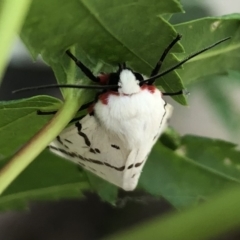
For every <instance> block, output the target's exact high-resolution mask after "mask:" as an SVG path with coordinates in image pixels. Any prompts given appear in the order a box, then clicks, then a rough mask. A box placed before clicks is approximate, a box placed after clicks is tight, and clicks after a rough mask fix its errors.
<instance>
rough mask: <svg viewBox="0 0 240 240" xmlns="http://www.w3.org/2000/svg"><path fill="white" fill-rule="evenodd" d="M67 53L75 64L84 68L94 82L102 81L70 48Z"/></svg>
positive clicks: (87, 75) (83, 70) (84, 71)
mask: <svg viewBox="0 0 240 240" xmlns="http://www.w3.org/2000/svg"><path fill="white" fill-rule="evenodd" d="M66 54H67V55H68V56H69V57H70V58H71V59H72V60H73V61H74V62H75V64H76V65H77V66H78V67H79V68H80V69H81V70H82V72H83V73H84V74H85V75H86V77H88V78H89V79H90V80H91V81H93V82H97V83H98V82H100V79H99V78H98V77H96V76H94V74H93V73H92V71H91V70H90V69H89V68H87V67H86V66H85V65H84V64H83V63H82V62H81V61H80V60H78V59H77V58H76V57H75V56H74V55H73V54H72V53H71V52H70V51H69V50H67V51H66Z"/></svg>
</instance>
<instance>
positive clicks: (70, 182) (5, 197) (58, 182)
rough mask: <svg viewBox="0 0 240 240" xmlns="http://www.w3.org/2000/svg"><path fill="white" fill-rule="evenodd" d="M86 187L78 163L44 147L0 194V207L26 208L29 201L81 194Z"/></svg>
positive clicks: (6, 208) (80, 195) (0, 208)
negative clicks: (60, 157) (59, 156)
mask: <svg viewBox="0 0 240 240" xmlns="http://www.w3.org/2000/svg"><path fill="white" fill-rule="evenodd" d="M0 163H1V162H0ZM3 164H4V162H2V163H1V165H3ZM87 189H89V184H88V181H87V179H86V177H85V175H83V174H82V173H81V172H80V171H79V170H78V168H77V166H76V165H75V164H73V163H71V162H68V161H67V160H63V159H59V158H58V157H56V156H55V155H54V154H51V153H50V152H49V151H44V152H43V153H42V154H41V155H40V156H39V157H37V158H36V160H35V161H34V162H32V163H31V164H30V165H29V166H28V168H26V169H25V170H24V171H23V172H22V173H21V174H20V175H19V177H18V178H16V180H15V181H13V183H12V184H11V185H10V187H9V188H8V189H7V190H6V191H5V192H4V193H3V194H2V195H1V196H0V210H9V209H11V210H12V209H22V208H26V207H27V205H28V203H29V202H30V201H40V200H56V199H61V198H65V199H67V198H73V197H76V198H80V197H82V196H83V194H82V192H83V191H84V190H87Z"/></svg>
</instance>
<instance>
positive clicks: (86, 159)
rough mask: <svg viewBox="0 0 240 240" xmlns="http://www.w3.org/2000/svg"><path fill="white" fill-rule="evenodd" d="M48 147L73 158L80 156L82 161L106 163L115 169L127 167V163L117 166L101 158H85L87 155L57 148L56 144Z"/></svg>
mask: <svg viewBox="0 0 240 240" xmlns="http://www.w3.org/2000/svg"><path fill="white" fill-rule="evenodd" d="M48 148H51V149H53V150H55V151H59V152H61V153H63V154H65V155H67V156H70V157H73V158H74V157H75V158H79V159H80V160H82V161H86V162H91V163H95V164H98V165H105V166H107V167H110V168H113V169H115V170H117V171H123V170H124V169H125V165H124V166H122V167H116V166H113V165H111V164H109V163H107V162H101V161H99V160H95V159H92V158H85V157H83V156H81V155H80V154H78V153H75V152H69V151H67V150H65V149H62V148H57V147H54V146H52V145H49V146H48Z"/></svg>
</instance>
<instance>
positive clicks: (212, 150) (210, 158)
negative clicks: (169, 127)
mask: <svg viewBox="0 0 240 240" xmlns="http://www.w3.org/2000/svg"><path fill="white" fill-rule="evenodd" d="M180 150H181V152H182V153H183V154H184V156H186V157H188V158H191V159H193V160H194V161H195V162H196V163H198V164H200V165H202V166H204V167H206V168H208V169H211V170H212V171H214V172H216V173H217V174H220V175H222V176H226V177H227V178H229V179H230V178H231V179H232V180H233V181H239V182H240V152H239V151H238V150H236V145H235V144H233V143H230V142H226V141H223V140H218V139H209V138H205V137H196V136H191V135H187V136H184V137H183V138H182V146H181V148H180Z"/></svg>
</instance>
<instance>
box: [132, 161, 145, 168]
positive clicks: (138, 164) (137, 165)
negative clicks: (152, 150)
mask: <svg viewBox="0 0 240 240" xmlns="http://www.w3.org/2000/svg"><path fill="white" fill-rule="evenodd" d="M143 163H144V160H143V161H142V162H138V163H136V164H135V165H134V167H140V166H141V165H142V164H143Z"/></svg>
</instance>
